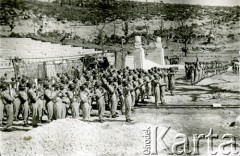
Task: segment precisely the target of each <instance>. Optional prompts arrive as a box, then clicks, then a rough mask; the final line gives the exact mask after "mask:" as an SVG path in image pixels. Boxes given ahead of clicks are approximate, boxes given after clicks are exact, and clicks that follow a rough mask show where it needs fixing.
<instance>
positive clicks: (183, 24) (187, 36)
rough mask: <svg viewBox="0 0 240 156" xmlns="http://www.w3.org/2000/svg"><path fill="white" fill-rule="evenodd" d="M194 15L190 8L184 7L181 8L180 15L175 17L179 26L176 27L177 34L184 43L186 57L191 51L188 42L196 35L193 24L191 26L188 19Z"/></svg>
mask: <svg viewBox="0 0 240 156" xmlns="http://www.w3.org/2000/svg"><path fill="white" fill-rule="evenodd" d="M191 16H192V12H191V10H188V9H182V10H179V15H178V16H177V18H176V19H175V21H176V22H177V28H176V29H175V35H176V36H177V37H178V38H180V39H181V40H180V41H181V43H183V44H184V47H182V51H183V52H184V54H185V57H187V53H188V52H189V49H188V47H187V45H188V43H191V42H192V38H193V36H194V31H193V28H194V27H193V25H191V26H189V25H188V23H187V21H188V19H189V18H190V17H191Z"/></svg>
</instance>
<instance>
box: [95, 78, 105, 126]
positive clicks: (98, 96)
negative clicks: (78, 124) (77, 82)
mask: <svg viewBox="0 0 240 156" xmlns="http://www.w3.org/2000/svg"><path fill="white" fill-rule="evenodd" d="M100 85H101V84H100V82H97V83H96V84H95V86H96V87H97V88H96V89H95V95H96V100H97V104H98V116H99V119H100V122H104V120H103V115H104V112H105V100H104V92H103V91H102V89H101V88H100Z"/></svg>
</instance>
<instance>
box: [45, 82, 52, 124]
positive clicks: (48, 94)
mask: <svg viewBox="0 0 240 156" xmlns="http://www.w3.org/2000/svg"><path fill="white" fill-rule="evenodd" d="M44 88H45V91H44V99H45V100H46V106H47V111H48V121H47V122H51V121H52V120H53V101H52V100H53V96H52V90H51V89H50V84H48V83H46V84H44Z"/></svg>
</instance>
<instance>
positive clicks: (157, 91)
mask: <svg viewBox="0 0 240 156" xmlns="http://www.w3.org/2000/svg"><path fill="white" fill-rule="evenodd" d="M152 81H153V88H154V97H155V105H156V107H157V108H159V104H160V103H161V100H160V82H159V75H158V74H155V75H154V80H152Z"/></svg>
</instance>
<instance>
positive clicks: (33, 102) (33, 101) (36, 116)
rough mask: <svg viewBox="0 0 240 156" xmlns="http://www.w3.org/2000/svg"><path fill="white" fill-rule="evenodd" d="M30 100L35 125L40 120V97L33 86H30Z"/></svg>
mask: <svg viewBox="0 0 240 156" xmlns="http://www.w3.org/2000/svg"><path fill="white" fill-rule="evenodd" d="M28 100H29V105H30V106H31V110H32V125H33V127H35V126H37V124H38V122H39V111H38V106H39V105H38V104H39V103H38V102H37V100H38V97H37V94H36V91H35V90H34V89H33V88H30V89H29V90H28Z"/></svg>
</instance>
